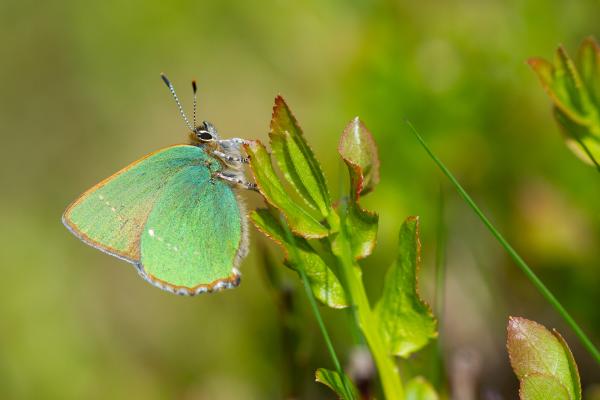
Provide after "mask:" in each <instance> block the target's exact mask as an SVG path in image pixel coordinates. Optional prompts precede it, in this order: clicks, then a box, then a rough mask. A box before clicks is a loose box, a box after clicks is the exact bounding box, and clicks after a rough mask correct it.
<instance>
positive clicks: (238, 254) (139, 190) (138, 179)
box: [63, 145, 246, 295]
mask: <svg viewBox="0 0 600 400" xmlns="http://www.w3.org/2000/svg"><path fill="white" fill-rule="evenodd" d="M220 168H221V166H220V164H219V163H218V162H217V161H215V160H214V159H212V158H211V157H209V156H207V155H206V153H205V152H204V150H203V149H202V148H199V147H196V146H186V145H178V146H172V147H168V148H165V149H162V150H158V151H156V152H154V153H151V154H149V155H148V156H146V157H144V158H142V159H140V160H138V161H136V162H134V163H133V164H131V165H129V166H127V167H126V168H124V169H122V170H121V171H119V172H117V173H116V174H114V175H113V176H111V177H109V178H107V179H105V180H104V181H102V182H100V183H99V184H97V185H96V186H94V187H93V188H91V189H89V190H88V191H87V192H85V193H84V194H83V195H81V197H79V198H78V199H77V200H76V201H75V202H73V204H71V205H70V206H69V207H68V208H67V210H66V211H65V213H64V215H63V223H64V224H65V226H66V227H67V228H68V229H69V230H70V231H71V232H73V233H74V234H75V236H77V237H79V238H80V239H81V240H83V241H84V242H85V243H87V244H89V245H91V246H93V247H96V248H98V249H99V250H102V251H104V252H106V253H108V254H111V255H114V256H116V257H118V258H121V259H123V260H126V261H128V262H131V263H133V264H135V265H136V267H137V268H138V272H139V273H140V275H141V276H142V277H144V278H145V279H147V280H148V281H150V282H151V283H153V284H154V285H156V286H158V287H160V288H161V289H165V290H169V291H171V292H175V293H178V294H189V295H193V294H197V293H200V292H204V291H212V290H218V289H222V288H227V287H233V286H236V285H237V284H238V283H239V273H238V272H237V269H236V266H237V264H238V263H239V260H240V259H241V258H242V257H243V256H244V255H245V252H246V244H245V215H244V214H243V213H242V212H240V208H239V206H238V202H237V199H236V197H235V194H234V193H233V190H232V189H231V188H230V187H229V186H228V185H227V184H226V183H224V182H221V181H220V180H215V181H210V174H211V172H215V171H218V170H219V169H220Z"/></svg>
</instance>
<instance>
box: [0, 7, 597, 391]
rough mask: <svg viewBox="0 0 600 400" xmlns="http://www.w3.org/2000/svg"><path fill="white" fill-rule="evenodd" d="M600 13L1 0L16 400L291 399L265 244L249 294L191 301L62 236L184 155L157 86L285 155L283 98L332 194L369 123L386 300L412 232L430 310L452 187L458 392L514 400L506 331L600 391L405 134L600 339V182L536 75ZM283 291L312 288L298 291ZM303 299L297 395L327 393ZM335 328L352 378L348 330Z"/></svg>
mask: <svg viewBox="0 0 600 400" xmlns="http://www.w3.org/2000/svg"><path fill="white" fill-rule="evenodd" d="M599 17H600V5H599V3H598V2H597V1H594V0H589V1H571V0H564V1H553V2H548V1H510V2H509V1H481V0H472V1H447V2H439V1H429V0H421V1H418V2H409V1H406V2H392V1H359V0H354V1H339V0H338V1H329V2H321V1H305V2H285V1H274V0H268V1H263V2H248V1H242V0H227V1H214V2H191V1H173V2H160V1H152V0H151V1H130V2H122V1H115V0H108V1H103V2H81V1H68V0H63V1H55V2H40V1H31V0H22V1H15V0H5V1H2V2H1V3H0V21H1V23H0V33H1V34H2V38H3V39H2V47H3V50H2V61H1V62H0V73H1V76H2V79H1V80H2V83H1V84H0V88H1V90H0V102H1V103H0V122H1V128H0V129H1V131H2V144H1V146H0V149H1V162H2V167H1V168H0V174H1V175H0V176H1V177H2V191H1V195H0V218H1V219H0V220H1V221H2V222H1V225H0V226H1V227H2V229H0V243H1V245H0V246H1V247H0V266H1V272H2V285H1V286H2V290H1V291H0V398H3V399H5V398H7V399H21V398H36V399H41V398H44V399H107V398H111V399H113V398H114V399H124V398H145V399H163V398H177V399H277V398H282V397H283V396H284V392H285V391H286V390H288V389H289V386H290V384H289V376H288V375H289V370H288V369H287V368H286V367H285V365H286V364H285V360H286V358H287V357H288V356H289V354H288V353H289V351H288V350H285V347H284V346H283V345H282V342H285V341H284V340H282V334H281V318H280V317H279V311H278V306H277V304H276V301H275V300H274V296H273V293H272V292H271V291H270V290H269V285H268V284H267V282H266V280H265V274H264V271H263V264H262V262H261V257H260V255H259V251H258V245H257V243H259V242H261V241H262V238H261V237H259V234H258V233H257V232H256V231H254V230H253V231H252V238H253V242H254V244H253V246H252V250H253V251H252V253H251V255H250V256H249V257H248V259H247V260H246V261H245V262H244V264H243V266H242V271H243V274H244V277H243V283H242V285H241V286H240V287H239V288H238V289H236V290H231V291H226V292H222V293H219V294H216V295H212V296H200V297H196V298H180V297H177V296H173V295H170V294H168V293H165V292H162V291H160V290H157V289H155V288H153V287H151V286H150V285H148V284H147V283H145V282H144V281H142V280H141V279H139V278H138V276H137V274H136V273H135V271H134V269H133V268H132V267H131V266H130V265H128V264H126V263H123V262H121V261H119V260H117V259H114V258H112V257H109V256H107V255H105V254H102V253H100V252H98V251H96V250H94V249H92V248H90V247H88V246H85V245H83V244H82V243H80V242H79V241H77V240H76V239H75V238H74V237H73V236H72V235H71V234H70V233H68V231H67V230H66V229H65V228H64V227H63V226H62V224H61V223H60V215H61V213H62V211H63V209H64V208H65V207H66V205H67V204H68V203H69V202H70V201H72V200H73V199H74V198H75V197H76V196H77V195H79V194H80V193H81V192H82V191H83V190H85V189H87V188H88V187H89V186H91V185H93V184H94V183H96V182H97V181H99V180H101V179H103V178H104V177H106V176H108V175H110V174H111V173H113V172H115V171H116V170H118V169H120V168H121V167H123V166H125V165H126V164H128V163H129V162H132V161H134V160H135V159H137V158H139V157H140V156H142V155H144V154H146V153H148V152H150V151H152V150H155V149H157V148H160V147H163V146H166V145H169V144H173V143H180V142H184V141H185V140H186V137H187V133H186V129H185V128H184V125H183V123H182V121H181V119H180V117H179V115H178V113H177V111H176V109H175V105H174V103H173V101H172V99H171V98H170V95H169V93H168V91H167V90H166V88H165V87H164V85H163V84H162V82H161V81H160V78H159V73H160V72H161V71H164V72H166V73H167V74H168V76H169V77H170V78H171V80H172V81H173V82H174V83H175V86H176V88H177V89H178V92H179V94H180V97H181V98H182V100H183V102H184V105H185V106H187V107H188V109H190V108H191V89H190V88H189V82H190V80H191V79H192V78H196V79H197V80H198V86H199V88H200V103H199V106H200V116H201V118H204V119H207V120H209V121H211V122H213V123H214V124H215V125H216V126H217V127H218V128H219V130H220V131H221V134H222V135H223V136H225V137H231V136H242V137H247V138H260V139H263V140H266V138H267V131H268V124H269V119H270V113H271V107H272V101H273V98H274V96H275V95H276V94H278V93H280V94H282V95H283V96H284V97H285V98H286V100H287V101H288V103H289V105H290V107H291V108H292V110H293V111H294V112H295V114H296V117H297V118H298V119H299V121H300V124H301V125H302V127H303V128H304V131H305V134H306V136H307V138H308V140H309V141H310V143H311V144H312V146H313V148H314V150H315V152H316V154H317V156H318V157H319V159H320V160H321V162H322V164H323V167H324V170H325V172H326V174H327V176H328V179H329V182H330V183H331V184H332V187H334V188H335V187H337V186H338V182H339V180H340V179H345V177H344V176H342V175H341V174H342V173H345V170H344V169H343V168H341V166H340V162H339V160H338V157H337V154H336V151H335V146H336V143H337V140H338V137H339V134H340V133H341V131H342V129H343V128H344V126H345V125H346V123H347V122H348V121H349V120H350V119H351V118H352V117H354V116H355V115H360V117H361V118H362V119H363V120H364V121H365V123H366V124H367V126H369V128H370V129H371V130H372V132H373V134H374V136H375V138H376V140H377V142H378V144H379V148H380V152H381V154H380V155H381V161H382V171H381V176H382V179H381V184H380V185H379V187H378V188H377V190H376V191H375V192H374V193H373V194H371V195H369V196H368V198H366V199H365V204H366V205H367V206H368V207H369V208H371V209H373V210H376V211H378V212H379V213H380V216H381V223H380V231H379V245H378V248H377V249H376V252H375V254H374V255H373V256H372V257H371V258H369V259H368V260H366V262H365V263H364V266H365V272H366V273H365V275H366V279H367V285H368V288H369V291H370V292H371V293H372V295H373V298H374V296H376V295H377V294H378V291H379V289H380V287H381V282H382V277H383V273H384V271H385V269H386V268H387V266H388V265H389V263H390V262H391V260H392V258H393V256H394V251H395V250H394V249H395V245H396V237H397V231H398V228H399V226H400V224H401V222H402V221H403V219H404V218H405V217H406V216H408V215H413V214H417V215H420V216H421V223H422V232H423V237H422V242H423V248H424V255H423V259H424V266H423V268H422V277H421V280H420V286H421V288H422V291H423V295H424V297H425V298H426V299H428V300H429V301H430V302H431V301H432V299H433V292H434V290H433V279H432V278H433V276H432V271H433V265H434V260H435V249H436V236H435V231H436V225H437V223H438V221H437V217H436V213H437V209H438V207H439V198H440V195H439V193H440V188H441V191H442V192H444V198H445V221H446V227H447V234H448V248H447V282H446V286H447V293H446V301H445V312H444V318H443V320H444V324H443V333H442V342H443V345H444V349H445V351H444V353H445V359H446V365H447V369H448V376H449V379H450V380H451V381H452V382H455V383H456V382H464V379H467V382H468V383H466V384H465V383H456V385H460V384H464V385H466V387H467V389H468V388H471V390H473V391H474V392H475V393H476V394H477V396H478V397H480V398H485V399H500V398H507V399H508V398H515V397H516V393H517V381H516V379H515V378H514V376H513V375H512V372H511V370H510V367H509V364H508V357H507V354H506V350H505V345H504V342H505V326H506V322H507V317H508V316H509V315H518V316H524V317H527V318H530V319H534V320H536V321H538V322H541V323H543V324H545V325H547V326H550V327H556V328H557V329H559V330H560V331H561V333H563V334H564V336H565V337H566V338H567V341H568V342H569V343H570V345H571V347H572V349H573V351H574V354H575V357H576V359H577V361H578V363H579V367H580V371H581V375H582V380H583V383H584V386H587V387H589V385H591V384H593V383H594V382H596V383H598V382H600V373H599V371H598V367H597V365H595V364H594V363H593V362H592V360H591V358H590V357H589V356H588V355H587V353H585V352H584V351H583V350H582V348H581V346H580V344H579V343H578V341H577V340H576V338H575V337H574V336H573V334H572V332H571V331H570V330H569V329H567V328H566V327H565V326H564V324H563V323H562V321H561V320H560V319H559V317H558V316H557V314H556V313H555V312H554V311H553V310H551V309H550V306H549V305H548V304H546V303H545V302H543V301H542V300H541V298H540V295H538V294H537V292H535V291H534V290H533V288H532V286H531V285H530V284H529V283H528V282H527V281H525V279H524V277H523V276H522V275H521V274H520V273H519V272H518V270H517V269H516V267H515V266H514V265H513V264H512V262H510V260H508V259H507V257H506V255H505V254H504V253H503V251H502V250H501V249H500V248H499V246H498V245H497V244H496V243H495V242H494V240H493V239H492V238H491V237H490V235H489V234H488V233H487V232H486V231H485V230H484V228H483V227H482V225H481V224H480V222H479V221H478V220H476V219H475V217H474V216H473V215H472V212H471V211H470V210H469V209H467V207H466V206H465V204H464V203H463V202H462V201H461V200H460V199H459V198H458V197H457V196H456V194H455V193H454V192H453V190H452V189H451V188H450V187H449V186H448V184H447V182H446V181H445V180H444V178H443V177H441V175H440V174H439V173H438V171H437V170H436V168H435V166H434V165H433V164H432V162H431V161H430V160H429V159H428V158H427V157H426V155H425V153H424V152H423V151H422V149H421V148H420V147H419V145H418V144H417V142H416V141H415V139H414V138H413V137H412V136H411V134H410V133H409V131H408V129H407V127H406V125H405V123H404V119H405V118H410V119H411V121H413V123H414V124H415V125H416V126H417V127H418V128H419V129H420V131H421V132H422V133H423V134H424V135H425V136H426V138H427V139H428V140H429V142H430V144H431V146H432V147H433V148H434V150H435V151H436V152H437V153H438V154H439V155H440V156H441V157H442V159H443V160H445V161H446V162H447V164H448V166H449V167H450V168H451V169H452V170H453V171H454V172H455V173H456V175H457V176H458V177H459V179H460V180H461V181H462V182H463V183H464V185H465V186H466V188H467V189H468V190H469V191H470V192H471V193H472V195H473V197H474V198H475V199H476V200H477V201H478V202H479V203H480V205H481V206H482V207H483V208H484V209H485V210H486V211H487V212H489V214H490V215H491V216H492V219H493V221H494V222H495V223H496V224H497V226H498V227H499V228H500V230H501V231H502V232H504V233H505V234H506V235H507V237H508V238H509V239H510V241H511V242H512V243H513V244H514V245H515V247H516V248H517V249H518V250H519V251H520V252H521V253H522V255H523V256H524V258H525V259H526V260H528V261H529V262H530V263H531V265H532V266H534V268H535V270H536V272H537V273H539V274H540V276H541V277H542V278H543V279H544V280H545V281H546V282H547V283H548V285H549V287H550V288H551V289H552V290H554V291H555V293H556V294H557V296H558V297H559V298H560V299H561V300H562V301H563V302H564V304H565V305H566V306H567V308H568V309H569V310H571V311H572V313H573V315H574V317H575V318H576V319H577V320H578V321H579V322H580V323H581V324H582V325H583V326H584V328H585V330H586V331H587V332H588V333H589V334H590V335H591V336H592V338H593V340H594V341H595V343H596V344H600V307H599V305H600V290H599V289H598V288H599V287H600V270H599V267H600V265H599V262H598V259H599V256H600V248H599V246H598V243H599V238H600V201H599V199H600V184H599V183H600V181H599V176H598V174H597V172H596V171H594V169H592V168H590V167H587V166H585V165H584V164H582V163H581V162H580V161H579V160H577V159H576V158H575V156H573V155H572V154H571V153H570V152H569V151H568V150H567V149H566V148H565V147H564V145H563V142H562V139H561V137H560V134H559V131H558V128H557V127H556V125H555V123H554V121H553V120H552V117H551V112H550V103H549V100H548V99H547V98H546V96H545V94H544V93H543V91H542V89H541V87H540V85H539V83H538V81H537V78H536V77H535V76H534V74H533V72H532V71H530V70H529V68H528V66H527V65H526V64H525V60H526V59H527V58H528V57H530V56H534V55H541V56H545V57H547V58H550V57H552V53H553V51H554V49H555V47H556V46H557V45H558V44H559V43H564V44H565V45H566V46H567V48H568V49H570V51H571V53H572V54H574V53H575V50H576V48H577V46H578V45H579V42H580V41H581V40H582V39H583V38H584V37H585V36H587V35H590V34H595V35H596V36H598V35H599V34H600V26H599V25H598V21H599ZM334 192H335V190H334ZM247 198H248V202H249V203H250V204H251V205H258V204H260V201H259V199H258V197H257V196H256V195H254V194H248V195H247ZM272 250H273V253H274V254H275V256H276V257H277V259H279V258H280V254H279V253H278V252H276V251H277V250H275V249H272ZM281 272H283V273H284V274H285V276H287V277H289V280H290V282H292V283H293V284H294V285H296V289H297V285H298V283H299V282H298V279H296V277H295V276H294V275H293V274H290V273H289V271H284V269H283V267H281ZM292 296H293V298H294V299H295V301H296V302H297V304H298V307H299V310H300V311H299V313H300V315H301V318H299V322H300V323H299V325H300V328H299V329H300V336H301V340H300V341H299V343H298V348H297V351H296V352H297V356H298V357H297V358H298V359H299V360H301V363H302V368H301V370H300V371H299V372H298V373H296V374H295V377H294V382H295V385H296V387H298V395H299V396H300V397H301V398H306V399H309V398H310V399H317V398H332V397H333V396H332V395H331V394H330V393H329V392H328V391H327V390H326V389H325V388H322V387H320V386H318V385H317V384H316V383H313V375H312V374H313V371H314V370H315V369H316V368H317V367H329V368H331V367H332V365H331V363H330V361H329V359H328V358H327V357H326V353H325V351H324V349H325V347H324V345H323V343H322V340H321V337H320V335H319V333H318V330H317V329H316V325H315V323H314V320H313V318H312V316H311V314H310V313H309V311H308V308H307V304H306V299H305V298H304V296H303V293H302V292H301V291H298V292H297V293H296V294H294V295H292ZM324 314H325V317H326V320H327V322H328V325H329V327H330V328H331V330H332V334H333V338H334V342H335V343H336V347H337V349H338V352H339V353H340V355H341V357H342V359H343V361H344V362H347V360H348V355H349V350H350V348H351V344H352V341H353V335H352V332H351V331H350V324H349V323H348V319H347V314H345V313H343V312H339V311H330V310H324ZM418 361H419V360H418V357H417V360H416V362H415V363H414V364H418ZM423 364H427V361H424V362H423ZM426 369H427V368H425V370H426ZM465 376H466V378H465ZM461 379H462V380H461ZM494 396H496V397H494ZM498 396H500V397H498Z"/></svg>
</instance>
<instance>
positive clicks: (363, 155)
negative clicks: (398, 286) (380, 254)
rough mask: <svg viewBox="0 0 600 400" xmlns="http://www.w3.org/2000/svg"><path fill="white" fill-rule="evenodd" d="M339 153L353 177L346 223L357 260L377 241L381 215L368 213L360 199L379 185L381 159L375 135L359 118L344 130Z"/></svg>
mask: <svg viewBox="0 0 600 400" xmlns="http://www.w3.org/2000/svg"><path fill="white" fill-rule="evenodd" d="M338 152H339V154H340V156H341V157H342V159H343V160H344V163H345V164H346V166H347V167H348V173H349V174H350V200H349V202H348V204H347V205H346V206H345V208H342V209H341V211H342V212H345V213H346V215H345V223H346V228H347V231H348V238H349V240H350V245H351V247H352V253H353V256H354V258H355V259H360V258H365V257H367V256H369V255H370V254H371V252H372V251H373V249H374V248H375V243H376V241H377V228H378V223H379V216H378V215H377V214H376V213H374V212H370V211H367V210H364V209H363V208H362V207H361V206H360V205H359V204H358V200H359V199H360V196H361V195H365V194H367V193H369V192H370V191H372V190H373V189H374V188H375V186H376V185H377V183H378V182H379V156H378V154H377V146H376V144H375V141H374V140H373V136H372V135H371V132H369V130H368V129H367V127H366V126H365V125H364V124H363V123H362V121H361V120H360V119H359V118H358V117H356V118H354V119H353V120H352V121H351V122H350V123H349V124H348V125H347V126H346V128H345V129H344V132H343V133H342V136H341V138H340V143H339V145H338Z"/></svg>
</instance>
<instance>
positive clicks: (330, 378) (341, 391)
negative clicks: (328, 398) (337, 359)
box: [315, 368, 359, 400]
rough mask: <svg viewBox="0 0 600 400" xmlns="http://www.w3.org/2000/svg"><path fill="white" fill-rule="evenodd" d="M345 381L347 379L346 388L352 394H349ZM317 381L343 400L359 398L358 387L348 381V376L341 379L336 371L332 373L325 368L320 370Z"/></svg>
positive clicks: (317, 373)
mask: <svg viewBox="0 0 600 400" xmlns="http://www.w3.org/2000/svg"><path fill="white" fill-rule="evenodd" d="M343 379H346V387H348V389H350V393H347V392H348V391H347V390H346V387H345V386H344V381H343ZM315 380H316V381H317V382H319V383H322V384H323V385H325V386H327V387H329V388H330V389H331V390H333V391H334V392H335V393H336V394H337V395H338V396H339V398H340V399H342V400H349V399H358V398H359V395H358V390H356V387H355V386H354V385H353V384H352V382H351V381H350V379H348V377H347V376H344V377H341V376H340V374H338V373H337V372H336V371H331V370H329V369H325V368H319V369H317V372H316V373H315Z"/></svg>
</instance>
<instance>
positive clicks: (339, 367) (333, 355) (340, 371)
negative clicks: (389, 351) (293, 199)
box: [280, 216, 354, 399]
mask: <svg viewBox="0 0 600 400" xmlns="http://www.w3.org/2000/svg"><path fill="white" fill-rule="evenodd" d="M280 220H281V225H282V226H283V228H284V229H285V234H286V236H287V239H288V240H289V241H290V243H292V244H293V243H294V235H293V234H292V232H291V231H290V229H289V227H288V225H287V221H286V220H285V218H284V217H283V216H281V218H280ZM291 248H292V251H291V253H293V254H291V256H292V257H293V264H294V265H296V266H297V269H298V272H299V273H300V277H301V278H302V284H303V286H304V290H305V291H306V296H307V297H308V301H309V303H310V307H311V309H312V312H313V314H314V315H315V319H316V320H317V323H318V325H319V329H320V330H321V334H322V335H323V340H325V346H326V347H327V350H328V351H329V356H330V357H331V361H332V362H333V366H334V367H335V370H336V372H337V373H338V374H339V376H340V379H341V380H342V382H343V383H344V389H345V391H346V396H347V398H348V399H353V398H354V394H353V391H352V390H351V389H350V385H349V383H348V378H347V377H346V374H345V373H344V370H343V369H342V365H341V364H340V360H339V359H338V357H337V354H336V352H335V348H334V347H333V342H332V341H331V337H330V336H329V332H327V327H326V326H325V322H324V321H323V317H322V316H321V312H320V311H319V306H318V304H317V300H316V299H315V296H314V294H313V292H312V290H311V288H310V282H309V281H308V276H307V275H306V272H305V271H304V265H303V263H302V262H301V260H300V257H299V256H298V251H297V250H296V246H295V245H293V246H291Z"/></svg>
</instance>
